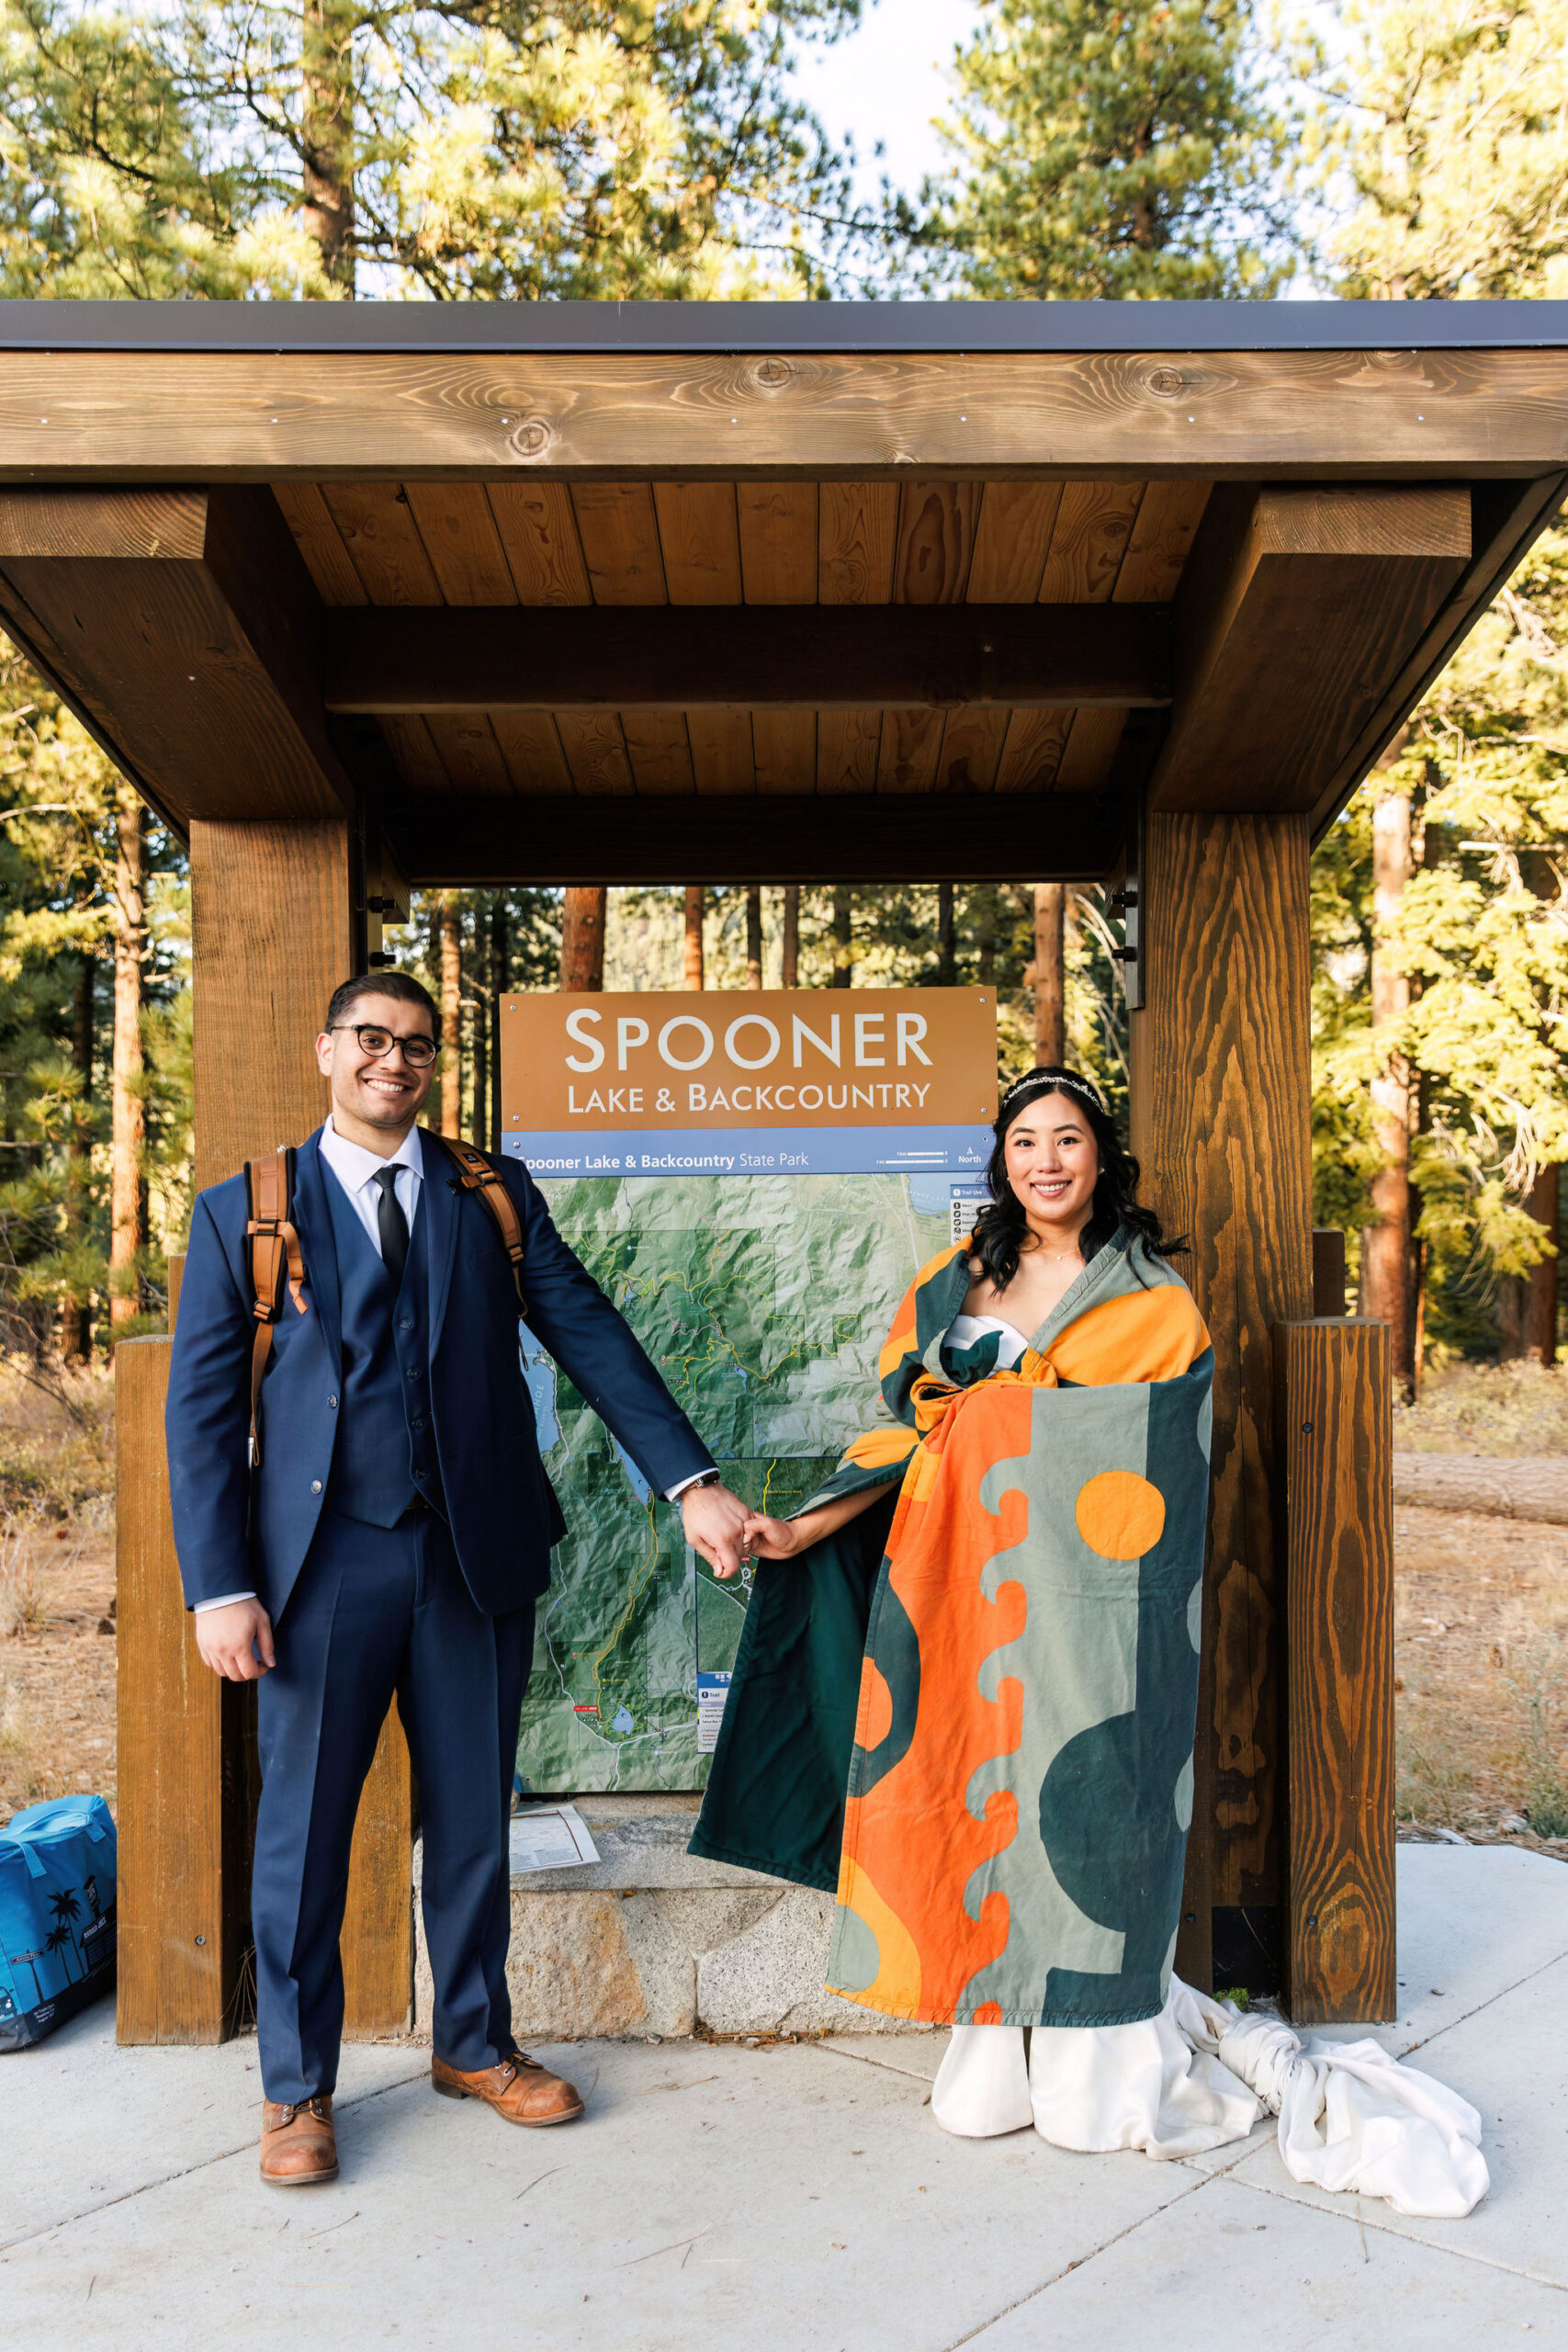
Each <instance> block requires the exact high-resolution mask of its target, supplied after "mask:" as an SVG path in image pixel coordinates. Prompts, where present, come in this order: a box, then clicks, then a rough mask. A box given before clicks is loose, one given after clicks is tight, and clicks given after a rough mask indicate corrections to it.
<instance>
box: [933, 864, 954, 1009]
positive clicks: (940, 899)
mask: <svg viewBox="0 0 1568 2352" xmlns="http://www.w3.org/2000/svg"><path fill="white" fill-rule="evenodd" d="M957 977H958V959H957V953H956V947H955V943H954V936H953V885H952V883H951V882H939V883H938V884H937V886H936V978H937V986H938V987H939V988H943V989H950V988H952V986H953V982H954V980H955V979H956V978H957Z"/></svg>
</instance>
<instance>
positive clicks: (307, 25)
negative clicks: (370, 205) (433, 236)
mask: <svg viewBox="0 0 1568 2352" xmlns="http://www.w3.org/2000/svg"><path fill="white" fill-rule="evenodd" d="M357 16H358V11H357V9H356V8H355V7H354V6H351V5H349V4H348V0H305V5H304V11H303V22H302V28H301V32H302V39H301V44H300V82H301V85H302V97H303V107H302V112H301V117H300V132H301V144H302V147H303V157H302V164H301V177H302V180H303V185H304V193H305V201H304V203H303V205H302V206H301V208H300V219H301V220H302V222H303V224H304V229H305V233H306V235H307V236H309V237H312V238H314V240H315V242H316V243H317V244H318V245H319V246H320V248H321V267H322V270H323V272H324V274H325V275H326V277H328V278H329V279H330V281H331V283H332V284H333V287H334V288H337V289H338V290H339V291H340V292H341V293H342V294H343V295H344V296H345V297H346V298H347V299H348V300H350V301H352V300H353V299H354V30H355V22H356V19H357Z"/></svg>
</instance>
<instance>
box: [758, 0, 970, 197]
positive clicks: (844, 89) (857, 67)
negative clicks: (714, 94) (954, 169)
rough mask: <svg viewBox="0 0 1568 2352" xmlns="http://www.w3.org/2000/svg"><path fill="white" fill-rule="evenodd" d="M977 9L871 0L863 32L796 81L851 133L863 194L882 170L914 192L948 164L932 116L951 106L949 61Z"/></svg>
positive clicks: (829, 120)
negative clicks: (878, 150) (879, 147)
mask: <svg viewBox="0 0 1568 2352" xmlns="http://www.w3.org/2000/svg"><path fill="white" fill-rule="evenodd" d="M977 15H978V11H977V9H976V6H975V0H874V5H872V0H867V4H866V8H865V15H864V17H863V22H862V24H861V27H860V29H859V31H858V32H856V33H853V34H852V35H851V36H850V38H849V39H848V40H841V41H839V42H837V43H836V44H835V45H834V46H833V47H832V48H830V49H827V50H822V51H818V52H817V53H816V54H815V55H814V56H808V57H807V59H806V60H805V61H804V62H803V67H802V71H801V72H800V74H798V75H797V76H796V85H797V87H798V88H799V90H800V92H801V95H802V96H804V97H805V99H806V100H807V104H808V105H809V106H810V107H812V108H813V109H814V111H815V112H816V113H817V114H818V116H819V117H820V119H821V120H822V122H823V124H824V126H825V127H826V128H827V129H828V130H830V131H832V132H834V133H835V134H837V135H838V136H839V137H840V138H841V137H842V136H843V134H844V133H845V132H846V131H850V132H852V133H853V136H854V141H855V146H856V148H857V150H858V151H859V154H860V160H861V193H862V194H863V196H867V197H869V196H871V195H873V194H874V192H875V189H876V187H877V184H878V182H879V181H880V179H881V176H882V174H883V173H884V172H886V175H887V176H888V178H889V179H890V180H891V181H892V182H893V184H894V186H895V187H901V188H904V189H906V190H908V193H909V194H910V195H914V194H915V193H916V192H917V191H918V189H919V185H920V182H921V180H922V179H923V178H924V176H925V175H926V174H927V173H928V172H939V171H942V170H943V169H945V168H946V167H947V166H946V158H945V156H944V154H943V151H942V147H941V145H940V144H939V142H938V140H937V135H936V132H935V130H933V129H932V127H931V118H932V117H933V116H935V115H938V114H941V113H942V112H944V111H945V109H946V107H947V102H948V85H947V83H946V81H945V79H944V72H945V68H946V65H947V63H948V62H949V60H950V59H951V58H952V55H953V49H954V48H955V47H956V45H957V43H958V42H959V41H960V40H965V39H966V38H967V37H968V36H969V34H970V33H971V32H972V31H973V29H974V27H975V24H976V17H977ZM879 140H880V141H882V142H883V145H884V147H885V149H886V153H885V154H884V155H883V156H882V158H881V160H880V161H877V160H875V159H874V148H875V146H876V144H877V141H879Z"/></svg>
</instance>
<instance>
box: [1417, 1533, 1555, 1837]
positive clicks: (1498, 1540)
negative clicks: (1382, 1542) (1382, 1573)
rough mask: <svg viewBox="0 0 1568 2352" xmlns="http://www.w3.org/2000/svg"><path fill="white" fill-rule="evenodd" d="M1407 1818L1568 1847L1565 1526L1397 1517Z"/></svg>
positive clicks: (1469, 1833)
mask: <svg viewBox="0 0 1568 2352" xmlns="http://www.w3.org/2000/svg"><path fill="white" fill-rule="evenodd" d="M1394 1595H1395V1599H1394V1667H1395V1674H1396V1678H1397V1679H1396V1681H1395V1685H1394V1689H1395V1694H1396V1699H1395V1703H1396V1709H1397V1742H1398V1807H1399V1817H1400V1820H1401V1822H1402V1823H1404V1824H1412V1825H1420V1826H1427V1827H1434V1828H1442V1829H1450V1830H1455V1831H1457V1832H1458V1833H1459V1835H1460V1836H1461V1837H1465V1838H1497V1837H1500V1836H1501V1837H1511V1838H1517V1839H1518V1840H1520V1841H1521V1842H1524V1843H1529V1844H1536V1843H1545V1844H1547V1845H1549V1846H1552V1847H1554V1848H1555V1849H1556V1850H1558V1851H1561V1852H1564V1853H1568V1845H1565V1844H1563V1843H1562V1841H1563V1840H1564V1838H1568V1708H1565V1706H1564V1694H1565V1691H1568V1677H1565V1672H1564V1669H1565V1668H1568V1528H1564V1527H1543V1526H1540V1525H1538V1524H1536V1523H1535V1522H1534V1521H1529V1520H1503V1519H1486V1518H1482V1517H1480V1516H1479V1515H1476V1514H1472V1513H1470V1512H1466V1511H1441V1510H1417V1509H1414V1508H1402V1509H1400V1510H1396V1511H1395V1513H1394Z"/></svg>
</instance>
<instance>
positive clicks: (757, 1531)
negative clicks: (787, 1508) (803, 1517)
mask: <svg viewBox="0 0 1568 2352" xmlns="http://www.w3.org/2000/svg"><path fill="white" fill-rule="evenodd" d="M740 1542H741V1546H742V1549H743V1550H745V1551H747V1552H751V1553H754V1554H755V1555H757V1557H758V1558H759V1559H761V1560H789V1559H793V1558H794V1556H795V1553H796V1552H798V1551H800V1550H801V1549H802V1548H803V1546H804V1544H805V1542H806V1537H805V1534H804V1532H803V1521H800V1520H798V1519H767V1518H764V1516H763V1515H762V1513H761V1511H760V1510H750V1511H748V1512H747V1514H746V1524H745V1526H744V1527H743V1528H742V1529H741V1531H740Z"/></svg>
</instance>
